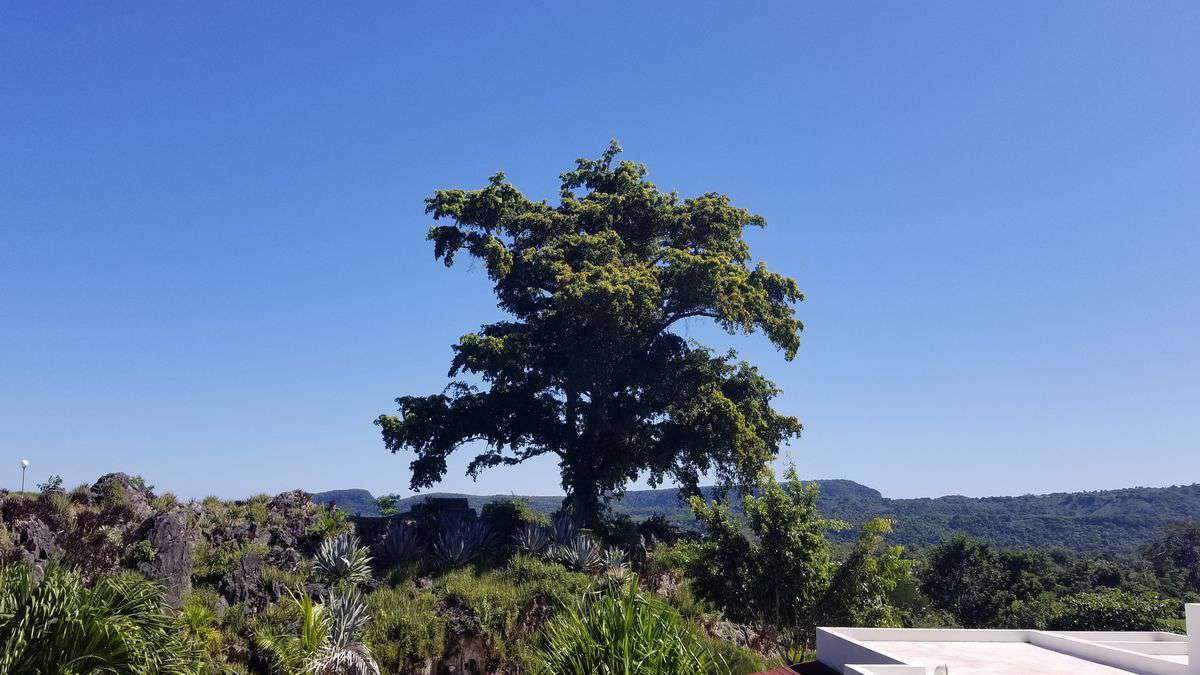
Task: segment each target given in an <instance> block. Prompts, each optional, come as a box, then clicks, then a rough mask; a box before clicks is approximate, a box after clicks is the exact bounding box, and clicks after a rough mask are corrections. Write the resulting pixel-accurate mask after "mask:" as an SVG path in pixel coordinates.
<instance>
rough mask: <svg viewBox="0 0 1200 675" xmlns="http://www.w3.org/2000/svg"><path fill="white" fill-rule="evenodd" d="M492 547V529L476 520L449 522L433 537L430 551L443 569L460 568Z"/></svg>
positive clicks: (444, 523) (443, 524)
mask: <svg viewBox="0 0 1200 675" xmlns="http://www.w3.org/2000/svg"><path fill="white" fill-rule="evenodd" d="M491 545H492V528H490V527H488V524H487V523H484V522H482V521H478V520H450V521H446V522H443V523H442V526H441V527H440V528H439V529H438V532H437V534H435V535H434V536H433V542H432V545H431V546H430V551H431V552H432V553H433V557H434V560H435V561H436V562H437V563H438V564H439V565H441V566H443V567H460V566H462V565H466V564H467V563H469V562H471V561H473V560H475V559H476V558H478V557H479V556H480V555H483V554H484V553H486V552H487V551H488V549H489V548H490V547H491Z"/></svg>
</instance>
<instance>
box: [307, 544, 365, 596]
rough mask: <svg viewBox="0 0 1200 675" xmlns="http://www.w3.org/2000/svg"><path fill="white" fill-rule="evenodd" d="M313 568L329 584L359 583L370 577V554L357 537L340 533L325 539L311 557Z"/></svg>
mask: <svg viewBox="0 0 1200 675" xmlns="http://www.w3.org/2000/svg"><path fill="white" fill-rule="evenodd" d="M313 570H314V571H315V572H316V574H317V577H318V578H320V579H321V581H323V582H325V583H326V584H329V585H331V586H332V585H334V584H338V583H342V582H349V583H352V584H360V583H363V582H365V581H369V580H370V579H371V556H370V553H369V552H368V551H367V549H366V548H364V547H362V546H360V545H359V541H358V537H356V536H354V535H351V534H349V533H342V534H339V535H337V536H336V537H332V538H330V539H326V540H325V541H324V542H322V544H321V547H320V548H319V549H317V554H316V555H315V556H314V557H313Z"/></svg>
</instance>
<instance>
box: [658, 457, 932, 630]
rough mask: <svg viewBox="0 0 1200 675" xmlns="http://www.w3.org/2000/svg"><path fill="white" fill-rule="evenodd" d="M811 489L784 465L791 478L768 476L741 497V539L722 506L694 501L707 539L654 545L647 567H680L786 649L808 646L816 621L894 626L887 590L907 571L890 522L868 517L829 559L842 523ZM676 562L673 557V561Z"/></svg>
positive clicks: (698, 588)
mask: <svg viewBox="0 0 1200 675" xmlns="http://www.w3.org/2000/svg"><path fill="white" fill-rule="evenodd" d="M817 494H818V493H817V488H816V486H815V485H806V484H804V483H802V482H801V481H800V480H799V478H798V477H797V476H796V471H795V468H794V467H793V468H791V469H789V471H788V481H787V482H785V483H783V484H780V483H778V482H776V481H775V480H774V479H773V478H771V479H769V480H767V481H766V483H765V484H764V486H763V488H762V491H761V494H760V495H759V496H757V497H755V496H752V495H746V496H745V497H744V499H743V510H744V512H745V514H746V520H747V524H748V525H749V530H750V533H751V535H752V536H747V534H746V532H745V531H744V530H743V527H742V525H741V523H740V522H739V521H737V520H735V519H734V518H733V516H732V514H731V511H730V509H729V508H728V506H727V505H724V504H721V503H718V502H713V503H711V504H706V503H704V502H703V501H701V500H700V499H699V498H696V497H694V498H693V499H692V508H693V510H694V511H695V513H696V517H697V518H698V519H699V520H700V522H701V523H702V524H703V526H704V528H705V533H706V535H707V537H706V539H705V541H703V542H700V543H697V544H691V545H687V546H685V547H683V550H682V551H679V552H677V551H673V550H672V549H663V550H656V551H655V552H654V554H653V556H652V558H653V562H652V563H651V565H652V566H656V565H664V564H671V563H673V564H675V565H679V566H682V567H684V568H685V569H686V570H687V571H688V574H689V577H690V578H691V581H692V588H693V590H694V591H695V593H696V595H697V596H698V597H700V598H701V599H703V600H705V601H708V602H711V603H712V604H713V605H715V606H716V607H718V608H720V609H721V610H722V611H723V612H724V613H725V614H726V615H727V616H729V617H730V618H732V619H733V620H735V621H739V622H742V623H747V624H751V625H756V626H759V627H760V628H762V629H764V630H771V631H777V632H778V634H779V635H780V644H781V646H782V647H783V648H784V649H785V650H787V651H789V652H790V651H791V650H792V648H794V647H798V648H801V649H803V648H804V647H806V646H807V645H809V644H811V642H812V639H813V628H814V627H815V625H816V624H817V623H818V622H821V623H827V622H828V623H835V624H838V625H845V624H849V625H863V624H866V625H875V624H888V625H893V624H895V623H897V622H898V617H899V612H898V611H897V610H896V608H894V607H892V606H891V605H890V604H889V602H890V597H891V593H892V592H893V591H894V590H895V588H896V586H897V584H899V583H900V581H901V580H903V579H905V578H907V577H908V576H909V574H910V563H908V562H907V561H904V560H903V559H901V549H900V548H899V547H886V546H884V543H883V537H884V535H886V534H887V533H888V532H889V531H890V527H889V524H888V523H887V521H884V520H878V521H872V522H871V523H868V524H867V526H865V527H864V528H863V530H862V533H861V534H860V537H859V541H858V543H857V544H856V545H855V546H854V548H853V549H852V550H851V551H850V553H849V555H848V556H847V557H846V559H845V560H844V561H842V562H840V563H835V562H834V560H833V558H832V555H831V552H830V545H829V541H828V539H827V536H826V533H827V532H828V531H830V530H832V529H836V528H841V527H843V526H844V525H843V524H842V523H839V522H836V521H829V520H826V519H824V518H822V517H821V516H820V514H819V513H818V512H817V508H816V504H817ZM671 558H674V560H671Z"/></svg>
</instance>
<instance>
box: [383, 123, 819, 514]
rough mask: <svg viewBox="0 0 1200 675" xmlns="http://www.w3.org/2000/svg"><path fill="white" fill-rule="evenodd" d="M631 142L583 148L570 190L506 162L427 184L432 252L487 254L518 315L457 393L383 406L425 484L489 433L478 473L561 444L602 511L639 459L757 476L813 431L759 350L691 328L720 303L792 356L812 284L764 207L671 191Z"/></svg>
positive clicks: (642, 467)
mask: <svg viewBox="0 0 1200 675" xmlns="http://www.w3.org/2000/svg"><path fill="white" fill-rule="evenodd" d="M620 151H621V149H620V147H619V146H618V145H617V143H616V142H615V141H614V142H613V143H612V144H611V145H610V146H609V148H608V149H607V150H606V151H605V152H604V153H603V154H602V155H601V156H600V157H599V158H598V159H594V160H593V159H580V160H577V161H576V164H575V168H574V169H572V170H570V171H567V172H565V173H563V174H561V181H562V183H561V184H562V188H561V197H560V200H559V204H558V205H557V206H554V205H551V204H549V203H547V202H545V201H533V200H530V199H529V198H527V197H526V196H525V195H523V194H521V192H520V191H519V190H518V189H517V188H516V187H514V186H513V185H512V184H510V183H509V182H508V181H507V180H506V178H505V176H504V174H503V173H498V174H496V175H495V176H493V177H492V178H491V180H490V181H489V183H488V184H487V186H486V187H484V188H482V189H479V190H459V189H453V190H438V191H436V192H435V193H434V194H433V196H431V197H429V198H427V199H426V212H427V213H429V214H432V216H433V218H434V220H435V223H436V224H435V225H434V226H433V227H432V228H431V229H430V230H429V233H428V239H429V240H430V241H432V242H433V248H434V255H435V257H436V258H437V259H439V260H441V261H443V262H444V263H445V264H446V265H447V266H450V265H452V264H453V263H454V261H455V260H456V259H457V257H458V256H459V254H460V253H463V252H465V253H466V254H468V255H470V256H471V257H473V258H475V259H478V260H480V261H481V262H482V263H483V265H484V266H485V267H486V270H487V274H488V276H489V278H490V279H491V281H492V282H493V291H494V293H495V296H496V298H497V300H498V304H499V307H500V308H501V309H503V310H504V311H505V312H507V313H508V314H509V315H510V317H511V318H510V319H508V320H504V321H498V322H495V323H490V324H485V325H483V326H481V327H480V329H479V330H478V331H476V332H472V333H467V334H466V335H464V336H462V337H461V338H460V339H459V341H458V343H457V344H456V345H454V346H453V351H454V357H453V360H452V362H451V365H450V372H449V377H450V378H451V382H450V383H449V385H448V386H447V387H446V389H445V390H444V391H443V392H442V393H439V394H432V395H423V396H422V395H407V396H401V397H399V398H397V399H396V402H397V404H398V405H399V414H397V415H381V416H380V417H379V418H378V419H377V420H376V424H378V425H379V426H380V427H381V429H382V434H383V440H384V443H385V444H386V446H387V448H388V449H389V450H391V451H392V452H401V451H411V452H413V453H414V454H415V457H414V459H413V460H412V462H411V469H412V478H411V487H412V488H413V489H420V488H426V487H430V486H432V485H433V484H435V483H436V482H437V481H438V480H440V479H441V477H442V476H443V475H444V474H445V472H446V470H447V462H446V460H447V457H448V456H449V455H450V454H451V453H452V452H454V451H455V450H456V449H458V448H459V447H461V446H463V445H464V444H471V445H472V447H473V448H479V450H478V453H477V454H476V455H475V457H474V458H473V459H472V461H471V462H470V465H469V467H468V474H469V475H471V476H473V477H474V476H477V475H478V474H479V472H480V471H482V470H483V469H486V468H489V467H494V466H498V465H513V464H518V463H520V462H523V461H525V460H528V459H530V458H532V457H537V456H539V455H544V454H547V453H551V454H553V455H556V456H557V458H558V462H559V465H560V467H561V470H562V485H563V488H564V490H565V491H566V492H567V500H566V505H567V506H568V507H569V508H570V509H571V510H572V511H573V512H574V513H576V515H577V516H578V517H580V518H581V519H583V520H585V521H588V522H591V521H593V520H594V519H595V518H596V517H597V515H598V514H599V513H600V512H601V510H602V509H603V506H604V503H605V500H606V498H607V497H608V496H610V495H613V494H616V493H619V492H620V491H621V490H622V489H623V486H624V485H625V484H626V483H627V482H628V481H631V480H633V479H635V478H637V477H638V476H640V475H648V476H649V478H650V480H651V482H652V483H654V484H657V483H658V482H660V481H662V480H664V479H668V478H670V479H674V480H675V481H677V482H678V483H679V484H680V485H681V486H683V488H684V489H685V491H687V492H694V491H695V490H696V488H697V486H698V482H699V480H700V478H701V476H704V475H706V474H710V473H711V474H713V475H715V476H716V478H717V480H718V482H719V483H722V484H726V485H734V484H738V485H746V484H750V483H753V482H756V481H757V479H758V478H759V476H760V474H761V472H762V470H763V469H764V467H766V465H767V463H768V462H769V461H770V460H771V458H773V457H774V456H775V455H776V454H777V453H778V451H779V448H780V446H781V444H783V443H784V442H785V441H786V440H787V439H789V438H790V437H793V436H796V435H797V434H799V432H800V428H801V427H800V423H799V421H798V420H797V419H796V418H794V417H791V416H788V415H783V414H780V413H778V412H776V411H775V410H774V409H773V408H772V405H771V403H772V400H773V399H774V398H775V397H776V396H777V395H778V394H779V393H780V390H779V389H778V387H776V386H775V384H774V383H773V382H771V381H769V380H768V379H766V378H765V377H763V376H762V374H761V373H760V372H759V371H758V369H757V368H755V367H754V366H753V365H751V364H749V363H746V362H744V361H740V360H738V357H737V354H736V353H735V352H733V351H729V352H724V353H718V352H717V351H715V350H713V349H710V348H708V347H705V346H703V345H701V344H697V343H696V342H694V341H689V340H687V339H685V338H684V337H682V336H681V335H680V334H679V333H678V332H677V331H678V327H679V325H680V324H681V322H684V321H686V320H688V319H695V318H705V319H710V320H712V321H714V322H716V323H717V324H718V325H719V326H720V327H721V328H723V329H724V330H725V331H727V332H729V333H730V334H736V333H743V334H749V333H752V332H755V331H762V333H763V334H765V335H766V336H767V338H768V339H769V340H770V341H771V342H772V343H773V344H774V345H775V346H776V347H777V348H778V349H780V350H781V351H782V352H783V355H784V357H785V358H786V359H788V360H790V359H792V358H793V357H794V356H795V354H796V350H797V348H798V347H799V344H800V331H801V328H802V326H801V323H800V321H799V320H798V319H797V318H796V316H795V305H796V303H798V302H800V301H801V300H803V295H802V294H801V292H800V290H799V288H798V287H797V285H796V282H795V281H794V280H793V279H791V278H789V277H787V276H784V275H781V274H778V273H775V272H771V271H770V270H768V269H767V267H766V265H764V264H763V263H761V262H759V263H756V264H755V263H752V259H751V255H750V248H749V245H748V244H747V243H746V240H745V238H744V236H743V235H744V231H745V229H746V228H747V227H751V226H755V227H762V226H764V225H765V221H764V219H763V218H762V217H760V216H757V215H755V214H752V213H751V212H749V211H747V210H745V209H742V208H738V207H736V206H734V205H733V204H732V203H731V200H730V198H729V197H728V196H726V195H723V194H719V193H716V192H708V193H705V194H702V195H699V196H697V197H692V198H681V197H680V196H679V195H677V194H676V193H674V192H662V191H661V190H659V189H658V188H657V187H656V186H655V185H654V184H653V183H651V182H650V181H649V180H647V178H646V175H647V171H646V167H645V166H644V165H641V164H636V163H633V162H630V161H616V157H617V155H618V153H619V152H620Z"/></svg>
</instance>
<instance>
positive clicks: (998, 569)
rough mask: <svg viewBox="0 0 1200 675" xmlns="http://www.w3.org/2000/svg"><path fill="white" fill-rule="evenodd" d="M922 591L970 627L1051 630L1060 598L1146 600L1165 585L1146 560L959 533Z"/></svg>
mask: <svg viewBox="0 0 1200 675" xmlns="http://www.w3.org/2000/svg"><path fill="white" fill-rule="evenodd" d="M920 576H921V591H922V592H923V593H924V595H926V596H927V597H928V598H929V600H930V602H931V604H932V606H933V607H934V608H936V609H938V610H941V611H945V612H948V613H949V614H950V615H952V616H953V617H954V619H955V621H956V622H957V623H959V624H960V625H963V626H966V627H973V628H974V627H989V628H991V627H1014V628H1015V627H1029V626H1046V625H1050V624H1051V623H1052V622H1053V621H1054V616H1056V612H1059V611H1061V610H1062V609H1063V608H1062V606H1061V604H1060V602H1059V600H1060V599H1062V598H1066V597H1073V596H1083V595H1087V594H1092V593H1100V594H1101V595H1103V596H1104V597H1106V598H1109V600H1110V601H1111V600H1115V599H1120V598H1122V597H1125V596H1122V595H1115V596H1108V595H1105V594H1106V593H1107V592H1108V591H1110V590H1118V589H1119V590H1122V591H1124V592H1125V593H1126V594H1127V595H1128V597H1143V596H1146V595H1147V594H1149V593H1152V592H1153V591H1155V590H1156V587H1157V585H1158V582H1157V581H1156V580H1155V578H1154V576H1153V574H1152V570H1151V569H1149V567H1148V566H1147V565H1145V564H1144V563H1138V562H1137V561H1133V560H1123V559H1118V558H1103V557H1092V556H1081V555H1079V554H1074V553H1069V552H1067V551H1036V550H1007V549H999V548H996V547H994V546H992V545H990V544H987V543H985V542H981V541H979V540H976V539H971V538H969V537H965V536H961V535H960V536H956V537H952V538H950V539H948V540H947V541H945V542H943V543H942V544H941V545H939V546H937V547H935V548H934V549H933V550H931V551H930V552H929V554H928V556H927V561H926V564H925V567H924V569H923V571H922V572H921V575H920Z"/></svg>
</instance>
